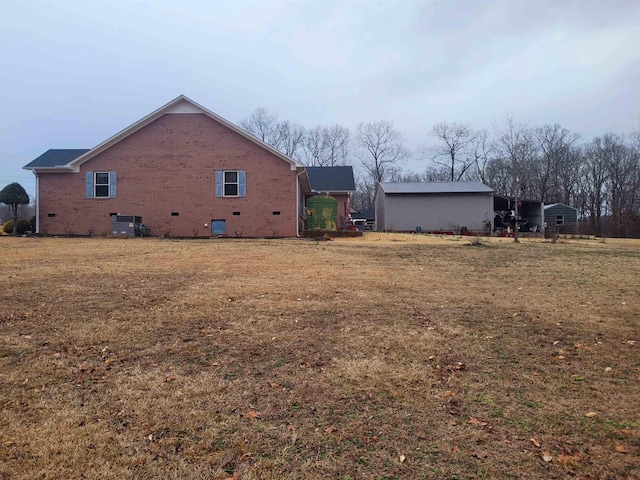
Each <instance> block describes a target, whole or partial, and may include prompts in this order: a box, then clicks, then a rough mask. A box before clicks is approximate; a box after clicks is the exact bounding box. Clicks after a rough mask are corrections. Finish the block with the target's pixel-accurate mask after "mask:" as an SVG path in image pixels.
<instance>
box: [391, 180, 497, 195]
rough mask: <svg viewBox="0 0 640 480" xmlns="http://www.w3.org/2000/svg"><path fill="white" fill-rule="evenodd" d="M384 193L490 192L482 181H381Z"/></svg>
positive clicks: (491, 190) (490, 189)
mask: <svg viewBox="0 0 640 480" xmlns="http://www.w3.org/2000/svg"><path fill="white" fill-rule="evenodd" d="M380 188H381V189H382V190H383V191H384V193H491V192H493V189H492V188H491V187H488V186H486V185H485V184H484V183H482V182H381V183H380Z"/></svg>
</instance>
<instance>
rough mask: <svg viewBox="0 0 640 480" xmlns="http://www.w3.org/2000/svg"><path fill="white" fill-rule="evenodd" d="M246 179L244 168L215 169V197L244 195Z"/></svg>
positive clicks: (245, 194)
mask: <svg viewBox="0 0 640 480" xmlns="http://www.w3.org/2000/svg"><path fill="white" fill-rule="evenodd" d="M246 181H247V172H245V171H244V170H217V171H216V197H246V196H247V186H246V185H247V184H246Z"/></svg>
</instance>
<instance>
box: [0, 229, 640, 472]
mask: <svg viewBox="0 0 640 480" xmlns="http://www.w3.org/2000/svg"><path fill="white" fill-rule="evenodd" d="M469 240H470V239H469V238H460V237H440V238H435V237H429V236H416V235H413V236H412V235H399V234H398V235H384V234H375V233H368V234H366V235H365V237H364V238H355V239H349V238H347V239H336V240H334V241H330V242H315V241H311V240H298V239H290V240H235V239H233V240H231V239H230V240H179V241H173V240H163V239H152V238H145V239H140V238H130V239H109V238H85V239H74V238H60V239H57V238H10V237H2V238H0V258H1V264H2V277H1V278H0V287H1V288H0V298H1V300H2V301H1V307H2V308H1V309H0V409H1V410H0V478H2V479H9V478H10V479H23V478H25V479H31V478H33V479H35V478H38V479H67V478H73V479H75V478H91V479H94V478H100V479H134V478H135V479H139V478H151V479H156V478H157V479H201V478H202V479H220V480H224V479H234V480H253V479H265V480H266V479H279V480H281V479H337V480H347V479H353V480H356V479H376V480H382V479H396V478H397V479H423V478H424V479H466V478H489V479H507V478H521V479H547V478H557V479H560V478H570V479H573V478H580V479H627V478H628V479H631V478H636V479H637V478H640V278H639V277H640V241H622V240H619V241H616V240H613V239H607V241H606V243H602V242H600V241H598V240H591V241H587V240H584V241H581V240H576V241H569V240H568V241H559V242H558V243H556V244H552V243H549V242H545V241H541V240H523V241H522V243H520V244H514V243H513V242H512V241H511V240H509V239H491V240H484V243H483V244H482V245H481V246H470V245H469V243H470V242H469Z"/></svg>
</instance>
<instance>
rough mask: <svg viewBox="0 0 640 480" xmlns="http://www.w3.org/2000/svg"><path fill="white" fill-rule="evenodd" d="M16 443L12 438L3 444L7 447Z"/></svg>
mask: <svg viewBox="0 0 640 480" xmlns="http://www.w3.org/2000/svg"><path fill="white" fill-rule="evenodd" d="M15 444H16V442H13V441H11V440H7V441H6V442H4V443H3V444H2V445H4V446H5V447H10V446H11V445H15Z"/></svg>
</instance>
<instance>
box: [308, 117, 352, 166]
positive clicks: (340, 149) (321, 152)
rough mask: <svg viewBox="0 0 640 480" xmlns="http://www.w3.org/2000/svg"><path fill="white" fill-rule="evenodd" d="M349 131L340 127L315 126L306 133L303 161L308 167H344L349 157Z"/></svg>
mask: <svg viewBox="0 0 640 480" xmlns="http://www.w3.org/2000/svg"><path fill="white" fill-rule="evenodd" d="M349 137H350V134H349V129H348V128H345V127H342V126H340V125H337V124H336V125H317V126H315V127H314V128H312V129H311V130H308V131H307V132H306V136H305V140H304V160H305V163H306V164H307V165H309V166H316V167H333V166H336V165H345V164H346V162H347V157H348V155H349V143H350V138H349Z"/></svg>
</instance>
